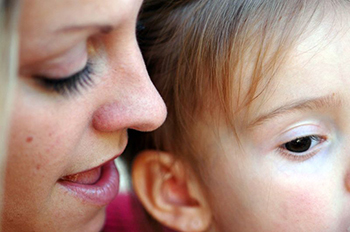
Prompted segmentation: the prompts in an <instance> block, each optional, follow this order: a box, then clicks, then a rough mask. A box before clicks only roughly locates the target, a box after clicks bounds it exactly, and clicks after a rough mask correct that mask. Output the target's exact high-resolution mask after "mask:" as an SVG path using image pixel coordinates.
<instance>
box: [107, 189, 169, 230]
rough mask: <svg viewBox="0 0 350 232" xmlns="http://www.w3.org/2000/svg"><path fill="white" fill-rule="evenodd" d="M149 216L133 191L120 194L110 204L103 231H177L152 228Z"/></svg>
mask: <svg viewBox="0 0 350 232" xmlns="http://www.w3.org/2000/svg"><path fill="white" fill-rule="evenodd" d="M148 217H149V216H148V215H147V214H146V212H145V210H144V209H143V207H142V205H141V203H140V202H139V201H138V200H137V198H136V197H135V196H134V195H133V194H132V193H127V194H126V193H121V194H119V195H118V196H117V197H116V198H115V199H114V200H113V201H112V202H111V203H110V204H109V205H108V206H107V217H106V224H105V227H104V229H103V232H175V231H173V230H169V229H167V228H164V227H162V229H160V230H159V231H155V230H154V229H152V228H151V225H150V220H149V218H148Z"/></svg>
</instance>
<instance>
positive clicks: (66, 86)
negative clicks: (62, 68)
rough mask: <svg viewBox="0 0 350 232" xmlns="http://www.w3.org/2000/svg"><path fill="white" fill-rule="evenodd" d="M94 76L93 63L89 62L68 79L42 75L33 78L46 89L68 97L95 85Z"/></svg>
mask: <svg viewBox="0 0 350 232" xmlns="http://www.w3.org/2000/svg"><path fill="white" fill-rule="evenodd" d="M92 74H93V69H92V63H91V62H89V61H88V62H87V63H86V65H85V67H84V68H83V69H82V70H80V71H79V72H77V73H74V74H72V75H70V76H68V77H62V78H49V77H45V76H41V75H38V76H33V77H34V78H36V79H37V80H38V82H39V84H40V85H42V86H43V87H44V88H45V89H47V90H49V91H53V92H56V93H59V94H62V95H68V94H75V93H79V90H80V89H81V88H86V87H89V86H91V85H93V83H94V82H93V80H92V78H91V75H92Z"/></svg>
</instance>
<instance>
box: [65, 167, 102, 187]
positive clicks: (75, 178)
mask: <svg viewBox="0 0 350 232" xmlns="http://www.w3.org/2000/svg"><path fill="white" fill-rule="evenodd" d="M101 171H102V167H97V168H94V169H91V170H89V171H86V172H81V173H77V174H73V175H69V176H64V177H62V178H61V180H64V181H70V182H73V183H78V184H95V183H96V182H97V181H98V180H99V179H100V177H101Z"/></svg>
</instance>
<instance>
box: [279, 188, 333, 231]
mask: <svg viewBox="0 0 350 232" xmlns="http://www.w3.org/2000/svg"><path fill="white" fill-rule="evenodd" d="M316 186H317V185H316ZM316 186H315V185H314V186H312V185H311V186H310V185H308V186H307V185H304V186H303V185H299V186H294V187H293V188H290V189H284V191H281V192H280V193H281V194H280V195H279V196H280V199H279V202H280V204H279V208H280V209H279V210H278V211H279V212H280V215H278V217H277V218H278V220H277V221H275V225H276V226H277V227H278V229H279V231H318V232H326V231H332V229H331V228H332V226H334V225H335V224H337V223H336V218H337V217H336V214H337V212H336V211H337V210H336V204H335V203H336V202H334V200H332V194H330V193H328V192H324V191H322V189H323V190H324V189H327V188H324V186H323V187H322V189H320V188H319V187H320V185H318V188H317V187H316ZM274 231H278V230H274Z"/></svg>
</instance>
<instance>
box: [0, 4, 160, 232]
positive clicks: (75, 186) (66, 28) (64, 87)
mask: <svg viewBox="0 0 350 232" xmlns="http://www.w3.org/2000/svg"><path fill="white" fill-rule="evenodd" d="M140 5H141V0H99V1H95V0H50V1H47V0H24V1H23V5H22V12H21V19H20V26H19V28H20V29H19V32H20V59H19V78H18V79H19V80H18V86H17V88H16V90H15V102H14V106H13V115H12V121H11V134H10V140H9V154H8V163H7V169H6V184H5V199H4V203H5V204H4V217H3V222H2V227H3V231H28V230H30V231H99V230H100V229H101V227H102V225H103V223H104V218H105V213H104V206H106V205H107V204H108V203H109V202H110V201H111V200H112V198H113V197H114V196H115V195H116V194H117V192H118V186H119V183H118V178H119V177H118V173H117V171H116V170H115V168H114V165H113V162H111V161H112V160H113V159H115V158H116V157H117V156H119V155H120V154H121V153H122V152H123V150H124V148H125V146H126V144H127V129H128V128H133V129H136V130H142V131H149V130H154V129H156V128H157V127H158V126H160V125H161V124H162V122H163V120H164V118H165V115H166V110H165V106H164V104H163V101H162V100H161V98H160V96H159V95H158V93H157V92H156V90H155V88H154V87H153V85H152V83H151V81H150V79H149V77H148V75H147V72H146V70H145V66H144V63H143V60H142V57H141V54H140V51H139V48H138V45H137V42H136V38H135V28H136V19H137V14H138V11H139V8H140ZM78 173H79V174H78Z"/></svg>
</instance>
